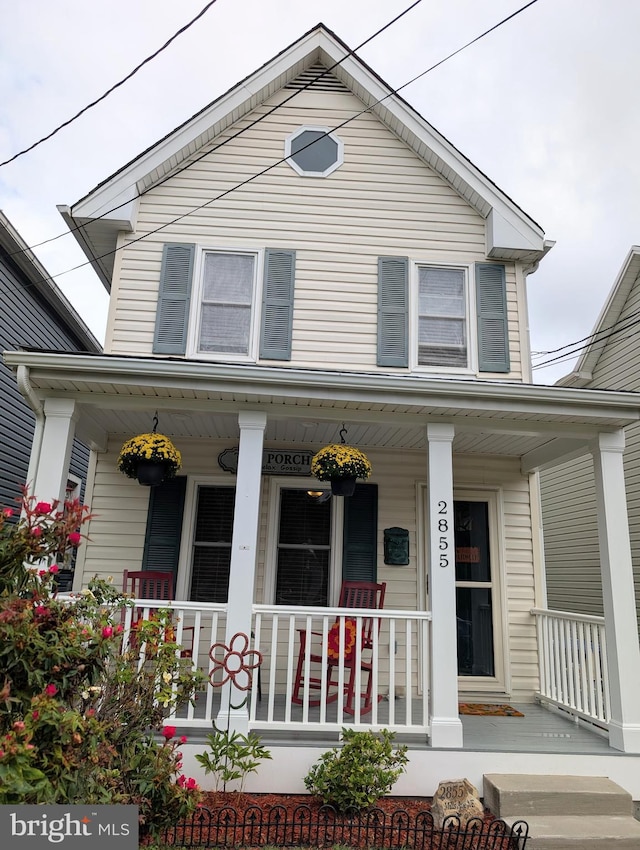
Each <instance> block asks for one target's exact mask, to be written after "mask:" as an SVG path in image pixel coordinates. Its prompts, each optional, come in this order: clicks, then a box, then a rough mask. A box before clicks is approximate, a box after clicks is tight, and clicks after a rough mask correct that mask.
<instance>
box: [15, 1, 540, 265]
mask: <svg viewBox="0 0 640 850" xmlns="http://www.w3.org/2000/svg"><path fill="white" fill-rule="evenodd" d="M419 2H421V0H416V2H415V3H413V4H412V5H411V6H409V7H408V8H407V9H406V10H405V11H404V12H403V13H401V15H398V16H397V17H396V18H394V19H393V21H392V22H390V23H389V24H386V25H385V27H383V28H382V29H381V30H379V31H378V32H377V33H375V34H374V35H373V36H371V37H370V38H369V39H367V41H366V42H363V44H366V43H368V42H369V41H371V39H372V38H374V37H375V36H376V35H377V34H379V33H380V32H382V30H383V29H386V28H387V27H388V26H390V24H391V23H393V22H394V21H396V20H398V18H400V17H402V15H403V14H406V12H408V11H410V10H411V9H412V8H413V7H414V6H416V5H417V4H418V3H419ZM537 2H538V0H530V2H528V3H526V4H525V5H524V6H522V7H521V8H520V9H518V10H516V11H515V12H513V13H512V14H510V15H508V16H507V17H505V18H503V19H502V20H501V21H499V22H498V23H496V24H494V25H493V26H492V27H490V28H489V29H487V30H485V31H484V32H483V33H481V34H480V35H478V36H476V37H475V38H473V39H471V40H470V41H468V42H467V43H466V44H464V45H463V46H462V47H459V48H458V49H456V50H454V51H453V52H451V53H450V54H448V55H447V56H445V57H444V58H443V59H441V60H439V61H438V62H437V63H435V64H434V65H432V66H430V67H429V68H427V69H426V70H425V71H422V72H421V73H420V74H418V75H416V76H415V77H412V78H411V79H410V80H408V81H407V82H405V83H403V84H402V85H401V86H398V88H396V89H391V90H390V91H389V92H388V93H387V94H386V95H385V96H384V97H382V98H380V99H379V100H377V101H376V102H375V103H373V104H371V105H370V106H368V107H366V108H365V109H362V110H360V111H359V112H357V113H356V114H355V115H352V116H351V117H350V118H347V119H345V120H344V121H342V122H341V123H339V124H337V125H336V126H335V127H333V128H331V129H329V130H327V131H326V133H324V134H323V135H324V136H328V135H329V134H330V133H333V132H336V131H338V130H340V129H341V128H342V127H344V126H346V125H347V124H349V123H351V122H352V121H354V120H355V119H356V118H359V117H360V116H361V115H363V114H365V113H366V112H370V111H371V109H372V108H373V107H374V106H377V105H378V104H380V103H383V102H384V101H385V100H387V99H388V98H390V97H392V96H393V95H396V94H398V93H399V92H400V91H402V90H403V89H405V88H407V86H409V85H411V84H412V83H414V82H416V80H418V79H421V78H422V77H424V76H425V75H426V74H428V73H429V72H430V71H432V70H434V69H435V68H437V67H439V66H440V65H442V64H443V63H444V62H446V61H447V60H448V59H451V58H452V57H454V56H456V55H458V54H459V53H460V52H461V51H462V50H465V49H466V48H468V47H470V46H471V45H472V44H475V43H476V42H478V41H479V40H480V39H482V38H484V37H486V36H487V35H489V34H490V33H492V32H494V31H495V30H496V29H498V28H499V27H501V26H503V25H504V24H506V23H507V22H508V21H510V20H512V19H513V18H515V17H516V16H517V15H519V14H521V13H522V12H524V11H525V10H526V9H528V8H529V7H531V6H533V5H535V3H537ZM357 49H359V48H354V49H353V50H351V51H350V53H353V52H354V51H355V50H357ZM344 58H346V57H344ZM342 61H344V59H343V60H342ZM336 64H339V63H336ZM332 67H335V65H334V66H332ZM328 70H329V69H327V71H328ZM296 93H297V92H296ZM293 96H294V95H292V97H293ZM285 102H286V101H285ZM282 105H283V104H279V105H278V107H281V106H282ZM275 108H276V107H274V109H275ZM272 111H273V110H272ZM255 123H257V120H256V122H255ZM239 134H240V133H238V134H237V135H239ZM317 141H318V139H317V138H316V139H314V140H313V141H312V142H310V143H309V144H308V145H305V148H306V147H310V146H311V145H312V144H315V143H316V142H317ZM224 143H225V142H223V143H221V145H222V144H224ZM221 145H220V146H221ZM215 150H217V148H215V147H214V148H213V149H207V150H206V151H205V152H204V153H203V154H201V155H200V156H199V157H198V158H197V159H195V160H193V161H190V162H189V163H188V164H186V165H185V166H184V167H183V168H181V169H179V170H178V171H174V172H172V173H171V174H170V175H167V176H166V177H165V178H164V179H163V180H162V181H159V182H158V183H156V184H154V187H151V188H156V187H157V186H158V185H161V184H162V183H163V182H165V181H166V180H168V179H170V178H171V177H175V176H176V175H177V174H180V173H181V172H182V171H184V170H186V169H187V168H189V167H191V166H192V165H193V164H194V162H197V161H199V160H200V159H202V158H203V157H204V156H208V155H209V154H210V153H212V152H213V151H215ZM300 150H304V148H301V149H300ZM286 161H287V157H282V158H281V159H278V160H277V161H275V162H273V163H271V165H268V166H267V167H266V168H263V169H262V170H261V171H259V172H257V173H255V174H253V175H251V176H250V177H248V178H246V179H245V180H243V181H241V182H240V183H237V184H236V185H235V186H232V187H230V188H229V189H227V190H225V191H224V192H220V193H219V194H218V195H216V196H215V197H213V198H210V199H209V200H208V201H205V202H204V203H202V204H199V205H198V206H197V207H193V208H192V209H190V210H188V211H187V212H185V213H182V214H181V215H179V216H176V217H175V218H173V219H171V220H170V221H168V222H166V223H164V224H162V225H160V226H159V227H157V228H155V229H153V230H150V231H149V232H147V233H144V234H142V235H141V236H138V237H137V238H135V239H131V240H129V241H128V242H127V243H126V246H127V247H128V246H130V245H133V244H135V243H136V242H140V241H142V240H143V239H147V238H148V237H150V236H153V235H154V234H156V233H158V232H160V231H161V230H165V229H166V228H167V227H170V226H171V225H173V224H176V223H177V222H179V221H181V220H182V219H184V218H187V217H188V216H189V215H192V214H193V213H196V212H198V211H200V210H202V209H204V208H206V207H208V206H209V205H210V204H213V203H215V202H216V201H219V200H221V199H222V198H224V197H226V196H227V195H229V194H231V193H232V192H234V191H237V190H238V189H241V188H242V187H243V186H246V185H247V184H248V183H251V182H252V181H254V180H256V179H258V178H259V177H262V176H263V175H264V174H266V173H268V172H269V171H271V170H272V169H274V168H276V167H277V166H279V165H281V164H282V163H284V162H286ZM147 191H150V189H149V190H147ZM141 194H146V192H145V193H141ZM127 203H128V202H127ZM121 206H124V204H120V205H118V206H117V207H114V208H113V209H114V210H115V209H119V208H120V207H121ZM112 211H113V210H110V211H107V212H106V213H103V214H102V216H100V217H98V218H96V219H95V220H96V221H97V220H99V218H102V217H103V216H104V215H107V214H108V212H112ZM76 229H77V230H79V229H81V228H80V227H79V228H76ZM65 235H66V234H65ZM55 238H58V237H55ZM47 241H53V240H47ZM42 244H45V243H44V242H41V243H38V244H37V245H34V246H31V247H38V245H42ZM123 247H125V246H124V245H121V246H119V247H117V248H115V249H114V250H113V251H106V252H105V253H104V254H100V255H99V256H97V257H95V258H94V260H102V259H105V258H106V257H109V256H112V255H113V254H115V253H116V252H117V251H119V250H121V249H122V248H123ZM91 263H92V261H91V260H87V261H86V262H83V263H79V264H78V265H76V266H73V267H71V268H69V269H65V270H64V271H62V272H58V274H56V275H55V278H58V277H61V276H62V275H65V274H70V273H71V272H74V271H77V270H78V269H81V268H84V267H85V266H88V265H90V264H91ZM50 279H51V280H53V279H54V278H53V277H52V278H50Z"/></svg>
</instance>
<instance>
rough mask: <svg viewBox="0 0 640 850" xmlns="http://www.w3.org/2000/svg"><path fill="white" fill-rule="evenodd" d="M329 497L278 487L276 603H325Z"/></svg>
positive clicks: (329, 550)
mask: <svg viewBox="0 0 640 850" xmlns="http://www.w3.org/2000/svg"><path fill="white" fill-rule="evenodd" d="M330 541H331V501H330V500H329V501H325V502H319V501H318V500H317V499H314V498H312V497H310V496H309V495H308V494H307V491H306V490H292V489H283V490H281V491H280V522H279V528H278V562H277V576H276V604H277V605H327V603H328V591H329V560H330V554H331V546H330Z"/></svg>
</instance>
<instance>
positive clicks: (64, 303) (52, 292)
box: [0, 210, 102, 353]
mask: <svg viewBox="0 0 640 850" xmlns="http://www.w3.org/2000/svg"><path fill="white" fill-rule="evenodd" d="M2 251H6V253H7V255H8V257H9V258H10V261H11V262H12V263H13V264H14V265H15V266H17V267H18V268H19V269H20V271H21V272H22V274H23V275H24V277H25V279H26V285H28V286H30V287H33V289H34V291H35V292H37V294H38V297H39V298H40V299H41V300H42V301H44V302H45V303H46V304H47V305H48V306H49V307H50V309H51V310H52V311H53V313H54V314H55V315H56V316H57V317H58V319H59V321H60V323H61V325H64V326H66V327H67V328H68V329H69V331H70V332H71V333H72V335H73V336H74V337H75V338H76V340H77V342H78V345H79V347H80V348H81V350H82V351H88V352H96V353H101V352H102V346H101V345H100V343H99V342H98V340H97V339H96V338H95V337H94V335H93V334H92V333H91V331H90V330H89V328H88V327H87V326H86V325H85V323H84V322H83V321H82V319H81V318H80V316H79V315H78V313H77V312H76V311H75V310H74V308H73V307H72V306H71V304H70V303H69V301H68V300H67V299H66V298H65V296H64V294H63V293H62V292H61V290H60V289H59V288H58V287H57V286H56V284H55V283H54V281H53V280H52V279H51V276H50V275H49V273H48V272H47V270H46V269H45V267H44V266H43V265H42V263H41V262H40V261H39V260H38V258H37V257H36V255H35V254H34V253H33V251H32V250H31V248H29V246H28V245H27V243H26V242H25V241H24V239H23V238H22V236H20V234H19V233H18V231H17V230H16V229H15V227H14V226H13V224H11V222H10V221H9V219H8V218H7V217H6V215H5V214H4V213H3V212H2V210H0V259H1V258H2Z"/></svg>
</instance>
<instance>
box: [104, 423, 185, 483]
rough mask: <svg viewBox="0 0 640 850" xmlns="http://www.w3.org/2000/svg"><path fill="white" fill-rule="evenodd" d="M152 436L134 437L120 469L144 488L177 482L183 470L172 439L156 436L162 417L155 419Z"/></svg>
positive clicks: (123, 452)
mask: <svg viewBox="0 0 640 850" xmlns="http://www.w3.org/2000/svg"><path fill="white" fill-rule="evenodd" d="M153 422H154V427H153V431H152V433H151V434H138V436H137V437H131V439H130V440H127V441H126V443H124V445H123V446H122V448H121V449H120V454H119V455H118V469H119V470H120V472H122V473H123V474H124V475H126V476H127V477H128V478H137V479H138V481H139V482H140V484H146V485H148V486H153V485H154V484H160V483H161V482H162V481H165V480H166V479H168V478H173V477H174V476H175V474H176V472H177V471H178V470H179V469H180V467H181V466H182V456H181V454H180V452H179V451H178V449H177V448H176V447H175V446H174V445H173V443H172V442H171V440H170V439H169V437H165V435H164V434H157V433H156V426H157V424H158V416H157V414H156V416H155V417H154V420H153Z"/></svg>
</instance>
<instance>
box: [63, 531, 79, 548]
mask: <svg viewBox="0 0 640 850" xmlns="http://www.w3.org/2000/svg"><path fill="white" fill-rule="evenodd" d="M67 540H68V541H69V545H70V546H78V544H79V543H80V541H81V540H82V535H81V534H79V533H78V532H77V531H72V532H71V534H70V535H69V536H68V537H67Z"/></svg>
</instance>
